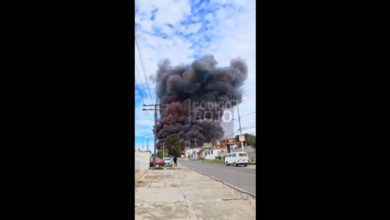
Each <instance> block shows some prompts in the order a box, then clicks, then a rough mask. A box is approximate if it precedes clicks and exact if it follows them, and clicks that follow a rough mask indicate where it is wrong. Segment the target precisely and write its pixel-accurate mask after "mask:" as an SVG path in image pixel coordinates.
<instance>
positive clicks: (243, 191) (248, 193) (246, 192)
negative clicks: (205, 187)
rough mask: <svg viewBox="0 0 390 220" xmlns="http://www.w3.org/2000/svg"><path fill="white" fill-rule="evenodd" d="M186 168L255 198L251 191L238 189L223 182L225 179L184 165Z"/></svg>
mask: <svg viewBox="0 0 390 220" xmlns="http://www.w3.org/2000/svg"><path fill="white" fill-rule="evenodd" d="M181 166H183V167H186V166H184V165H181ZM186 168H188V169H191V170H193V171H196V172H198V173H200V174H202V175H205V176H207V177H210V178H211V179H213V180H216V181H218V182H221V183H223V184H225V185H227V186H229V187H231V188H233V189H235V190H237V191H239V192H241V193H245V194H247V195H250V196H252V197H254V198H255V199H256V195H253V194H252V193H250V192H248V191H245V190H243V189H240V188H238V187H235V186H233V185H231V184H229V183H227V182H225V181H222V180H220V179H217V178H215V177H212V176H210V175H207V174H205V173H203V172H201V171H199V170H196V169H194V168H190V167H186Z"/></svg>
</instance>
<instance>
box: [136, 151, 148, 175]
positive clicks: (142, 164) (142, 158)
mask: <svg viewBox="0 0 390 220" xmlns="http://www.w3.org/2000/svg"><path fill="white" fill-rule="evenodd" d="M150 156H151V155H150V152H149V151H147V152H143V151H135V160H134V161H135V172H136V173H137V172H145V171H147V170H149V165H150Z"/></svg>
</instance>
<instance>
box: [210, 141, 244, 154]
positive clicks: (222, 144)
mask: <svg viewBox="0 0 390 220" xmlns="http://www.w3.org/2000/svg"><path fill="white" fill-rule="evenodd" d="M213 145H214V146H215V148H214V149H225V150H226V151H227V152H230V150H231V149H236V148H237V146H240V142H236V141H234V138H227V139H223V140H221V141H216V142H214V144H213Z"/></svg>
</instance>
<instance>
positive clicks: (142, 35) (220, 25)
mask: <svg viewBox="0 0 390 220" xmlns="http://www.w3.org/2000/svg"><path fill="white" fill-rule="evenodd" d="M135 25H136V34H137V39H138V43H139V47H138V48H137V45H136V48H135V70H134V71H135V73H134V74H135V76H134V77H135V137H136V139H135V149H138V148H140V149H142V148H143V147H144V148H145V149H146V142H147V139H148V142H149V149H153V146H154V145H153V144H154V135H153V133H152V129H153V125H154V111H142V108H152V107H143V106H142V105H143V104H154V103H155V102H156V92H155V91H156V90H155V87H156V85H155V83H154V82H153V81H152V80H150V78H149V76H150V75H152V74H154V73H156V70H157V64H158V63H159V61H160V60H162V59H166V58H167V59H169V60H170V61H171V64H172V65H173V66H176V65H179V64H183V63H184V64H190V63H192V62H193V61H194V60H195V59H197V58H199V57H202V56H204V55H214V57H215V59H216V61H217V62H218V65H217V66H220V67H221V66H229V65H230V60H232V59H235V58H237V57H241V59H244V60H245V61H246V62H247V64H248V78H247V80H246V81H245V84H244V86H242V91H243V93H244V95H243V98H242V99H243V102H242V103H241V104H240V105H239V111H240V114H241V116H242V117H241V126H242V128H243V133H252V134H256V128H255V126H256V124H255V123H256V114H249V115H245V114H248V113H253V112H255V111H256V93H255V91H256V81H255V80H256V16H255V1H253V0H231V1H228V0H214V1H201V0H195V1H189V0H161V1H158V0H136V1H135ZM234 112H237V111H236V108H235V111H234ZM235 118H236V119H237V115H235ZM238 128H239V125H238V122H237V121H235V128H234V130H235V131H236V130H238ZM245 128H250V129H245ZM235 134H236V135H237V134H239V132H237V133H235ZM229 135H231V134H225V136H229ZM230 137H232V136H230Z"/></svg>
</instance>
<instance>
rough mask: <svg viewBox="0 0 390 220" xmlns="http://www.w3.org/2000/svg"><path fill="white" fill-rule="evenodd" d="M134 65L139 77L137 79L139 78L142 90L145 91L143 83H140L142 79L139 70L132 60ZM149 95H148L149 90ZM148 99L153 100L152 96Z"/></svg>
mask: <svg viewBox="0 0 390 220" xmlns="http://www.w3.org/2000/svg"><path fill="white" fill-rule="evenodd" d="M134 65H135V70H136V71H137V74H138V78H139V80H140V82H141V86H142V88H143V91H146V89H145V87H144V84H142V80H141V76H140V74H139V71H138V67H137V63H135V62H134ZM149 95H150V91H149ZM150 101H151V102H153V99H152V97H150ZM144 104H145V103H144Z"/></svg>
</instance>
